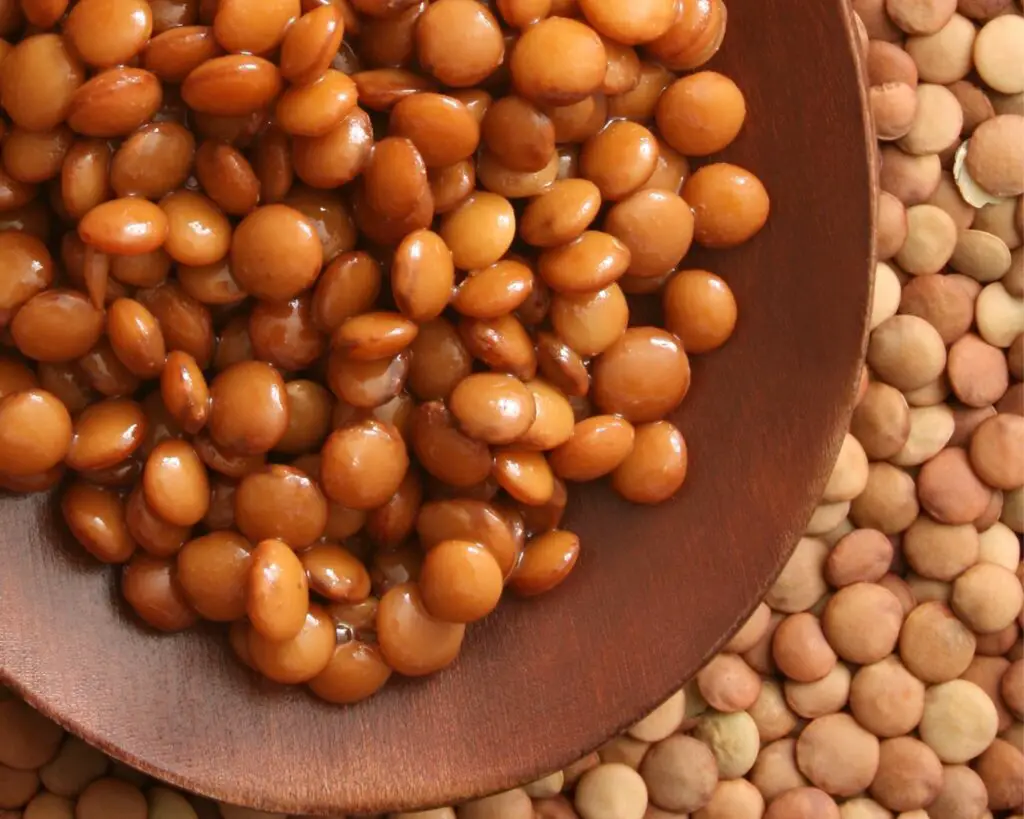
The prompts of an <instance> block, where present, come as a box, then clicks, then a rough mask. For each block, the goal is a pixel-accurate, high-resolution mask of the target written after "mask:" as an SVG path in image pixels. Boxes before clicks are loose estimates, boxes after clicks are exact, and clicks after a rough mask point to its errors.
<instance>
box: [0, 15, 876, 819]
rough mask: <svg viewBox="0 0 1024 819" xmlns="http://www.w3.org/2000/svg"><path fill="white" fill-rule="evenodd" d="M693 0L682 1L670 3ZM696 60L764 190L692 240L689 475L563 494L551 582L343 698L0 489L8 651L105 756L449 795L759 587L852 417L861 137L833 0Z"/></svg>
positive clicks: (701, 649) (144, 765) (632, 677)
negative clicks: (573, 547)
mask: <svg viewBox="0 0 1024 819" xmlns="http://www.w3.org/2000/svg"><path fill="white" fill-rule="evenodd" d="M687 2H689V0H687ZM728 2H729V31H728V34H727V36H726V40H725V47H724V48H723V49H722V52H721V54H720V55H719V56H718V57H716V58H715V60H714V63H713V66H712V67H714V68H717V69H718V70H720V71H722V72H724V73H725V74H727V75H729V76H731V77H733V78H734V79H735V80H736V81H737V82H738V83H739V85H740V87H741V88H742V89H743V90H744V92H745V93H746V97H747V104H748V110H749V114H748V120H747V122H748V124H747V126H746V127H745V129H744V132H743V134H742V136H741V137H740V138H739V140H737V142H736V143H735V144H734V145H732V146H731V147H730V148H729V149H728V150H727V151H726V152H725V154H724V158H725V159H727V160H730V161H733V162H736V163H738V164H741V165H743V166H745V167H748V168H750V169H752V170H753V171H754V172H755V173H757V174H758V175H759V176H760V177H761V178H762V179H763V180H764V183H765V185H766V186H767V188H768V191H769V192H770V194H771V198H772V214H771V218H770V220H769V222H768V226H767V228H766V229H765V230H764V231H762V233H761V234H760V235H759V236H758V237H757V238H756V239H755V240H754V241H752V242H750V243H749V244H747V245H746V246H744V247H741V248H738V249H736V250H733V251H729V252H715V253H707V254H706V253H701V252H695V253H694V254H693V255H692V257H691V258H690V259H689V260H688V261H687V264H688V265H689V266H706V267H708V268H709V269H711V270H715V271H717V272H719V273H721V274H722V275H724V276H725V277H726V278H727V279H728V281H729V283H730V284H731V285H732V287H733V288H734V290H735V292H736V295H737V298H738V301H739V307H740V321H739V326H738V329H737V332H736V335H735V337H734V339H733V340H731V341H730V342H729V344H728V345H727V346H726V347H725V348H724V349H723V350H721V351H720V352H717V353H714V354H712V355H709V356H706V357H703V358H698V359H697V360H695V361H694V377H693V382H694V383H693V389H692V391H691V393H690V396H689V397H688V398H687V401H686V405H685V407H684V408H683V409H682V411H681V412H680V413H679V417H678V421H679V423H680V426H681V428H682V429H683V431H684V434H685V436H686V438H687V440H688V443H689V447H690V459H691V470H690V476H689V478H688V481H687V484H686V486H685V487H684V489H683V491H682V492H680V494H679V495H678V497H676V498H675V499H674V500H673V501H671V502H669V503H667V504H665V505H663V506H660V507H655V508H641V507H637V506H631V505H628V504H626V503H624V502H621V501H619V500H617V499H616V498H615V497H614V496H613V495H612V494H611V493H610V492H609V491H608V490H607V488H606V487H600V488H597V487H588V488H587V489H586V490H584V491H582V492H579V493H576V494H575V495H574V496H573V503H572V507H571V511H570V514H569V517H568V521H569V525H570V527H571V528H573V529H575V530H576V531H578V532H579V533H580V536H581V537H582V541H583V549H584V551H583V556H582V558H581V560H580V563H579V566H578V567H577V569H576V571H575V572H574V573H573V575H572V577H571V578H570V579H569V581H568V582H567V583H566V584H565V586H564V587H563V588H561V589H560V590H558V591H555V592H553V593H552V594H550V595H548V596H546V597H543V598H540V599H537V600H533V601H527V602H523V601H511V600H510V601H508V602H504V603H503V604H502V606H501V607H500V609H499V612H498V613H497V614H496V615H495V616H492V617H490V618H488V619H487V620H486V621H485V622H484V623H482V624H480V625H477V626H475V627H473V628H471V629H470V630H469V633H468V638H467V640H466V645H465V648H464V650H463V652H462V656H461V658H460V660H459V661H458V663H457V664H456V665H455V667H453V668H452V669H450V670H448V671H447V672H445V673H442V674H440V675H438V676H435V677H433V678H430V679H426V680H417V681H409V682H403V683H399V684H395V685H392V686H389V688H388V689H387V690H386V691H385V692H384V693H382V694H381V695H379V696H377V697H375V698H373V699H372V700H370V701H369V702H366V703H363V704H360V705H358V706H355V707H350V708H340V707H334V706H330V705H326V704H323V703H321V702H319V701H317V700H315V699H314V698H312V697H311V696H308V695H307V694H305V693H304V692H303V691H301V690H295V691H285V690H281V689H278V688H275V687H271V686H268V685H265V684H261V683H258V682H257V681H256V680H255V679H254V677H253V676H252V675H250V674H249V673H248V672H247V671H246V670H244V669H243V668H242V667H241V666H240V665H239V664H238V663H237V662H236V661H235V660H234V658H233V657H232V656H231V655H230V654H229V652H228V650H227V649H226V646H225V644H224V638H223V635H222V634H220V633H217V634H214V633H212V632H201V631H200V632H198V633H187V634H179V635H174V636H156V635H154V634H151V633H147V632H146V631H144V630H143V629H141V628H140V627H138V626H137V625H136V624H135V622H134V621H133V620H132V619H131V618H130V617H128V616H127V615H126V613H125V612H124V611H123V609H122V608H120V607H119V606H118V605H114V604H112V601H113V599H114V596H113V593H114V584H115V579H114V576H115V574H116V573H115V572H114V571H112V570H110V569H109V568H103V567H99V566H95V565H91V564H89V563H88V562H87V561H86V560H85V559H84V558H83V557H82V552H81V549H80V548H79V547H77V546H75V545H73V544H72V543H71V540H70V537H69V536H68V535H67V534H66V532H65V530H64V528H63V526H62V525H61V524H59V523H58V520H59V514H58V513H57V512H56V510H55V504H54V502H53V500H52V499H51V498H47V497H38V496H37V497H30V498H4V499H2V500H0V556H2V560H3V566H4V569H3V572H2V573H0V671H2V673H3V676H5V677H6V679H7V680H8V681H9V682H10V684H11V685H12V686H13V687H14V689H15V690H17V691H18V693H20V694H22V695H23V696H25V697H26V699H27V700H28V701H29V702H31V703H32V704H34V705H35V706H37V707H39V708H40V709H41V710H42V711H43V712H45V713H46V714H48V715H49V716H51V717H52V718H54V719H56V720H57V721H58V722H60V723H62V724H63V725H64V726H66V727H67V728H69V729H70V730H71V731H73V732H75V733H77V734H79V735H81V736H82V737H84V738H85V739H86V740H88V741H89V742H91V743H93V744H95V745H97V746H99V747H100V748H101V749H103V750H104V751H105V752H107V753H109V754H111V755H112V756H114V757H116V758H118V759H120V760H123V761H125V762H127V763H129V764H131V765H134V766H136V767H137V768H141V769H142V770H143V771H145V772H146V773H149V774H153V775H155V776H158V777H160V778H162V779H165V780H168V781H169V782H171V783H172V784H174V785H177V786H180V787H184V788H188V789H190V790H193V791H198V792H199V793H201V794H204V795H207V796H211V797H214V798H216V799H219V800H223V801H228V802H235V803H243V804H247V805H250V806H255V807H260V808H263V809H266V810H276V811H284V812H289V813H307V812H321V813H324V812H330V811H335V812H342V813H349V812H350V813H359V812H378V811H383V810H386V809H403V808H404V809H410V808H414V807H422V806H428V805H438V804H450V803H452V802H455V801H457V800H461V799H465V798H467V797H474V796H478V795H481V794H484V793H486V792H489V791H495V790H498V789H504V788H508V787H511V786H514V785H516V784H519V783H522V782H525V781H527V780H530V779H531V778H535V777H537V776H538V775H541V774H544V773H547V772H549V771H551V770H555V769H557V768H559V767H561V766H564V765H566V764H567V763H569V762H571V761H573V760H574V759H577V758H579V757H580V756H582V755H584V754H585V753H586V752H588V751H590V750H592V749H593V748H595V747H596V746H597V745H598V744H600V743H601V742H602V741H604V740H605V739H607V738H608V737H609V736H610V735H612V733H613V732H617V731H619V730H621V729H623V728H625V727H626V726H628V725H629V724H631V723H632V722H634V721H635V720H637V719H638V718H639V717H641V716H643V715H644V714H645V713H646V712H647V711H649V710H650V709H651V708H652V707H653V706H655V705H656V704H657V703H658V702H659V701H660V700H661V699H663V698H664V697H666V696H667V695H668V694H669V693H671V692H672V691H673V690H674V689H676V688H678V687H679V685H680V684H681V682H682V681H683V680H685V679H687V678H688V677H689V676H690V675H692V674H693V673H694V672H695V671H696V670H697V669H698V668H699V667H700V666H701V664H702V663H703V662H704V661H705V660H707V659H708V658H709V657H710V656H711V655H712V654H713V652H714V651H715V650H716V649H717V648H718V647H719V646H720V645H721V644H722V643H723V641H724V640H725V639H726V637H727V636H728V635H729V634H730V633H731V632H732V631H733V630H734V629H735V628H736V627H737V625H738V624H739V623H741V622H742V621H743V620H744V619H745V618H746V616H747V615H748V614H749V612H750V611H751V609H752V608H753V607H754V605H755V604H756V602H757V601H758V600H759V599H760V598H761V597H762V595H763V594H764V592H765V591H766V589H767V588H768V586H769V584H770V583H771V581H772V579H773V578H774V576H775V574H776V572H777V571H778V570H779V569H780V567H781V566H782V564H783V562H784V561H785V559H786V557H787V555H788V554H789V551H790V549H791V547H792V546H793V544H794V542H795V541H796V540H797V538H798V537H799V536H800V534H801V532H802V531H803V527H804V525H805V524H806V522H807V520H808V518H809V516H810V513H811V510H812V509H813V507H814V505H815V503H816V501H817V499H818V497H819V493H820V491H821V489H822V487H823V485H824V482H825V480H826V478H827V476H828V474H829V471H830V466H831V464H832V462H833V459H834V457H835V455H836V452H837V450H838V446H839V444H840V442H841V440H842V438H843V434H844V432H845V430H846V427H847V423H848V420H849V414H850V411H851V406H852V403H853V397H854V390H855V384H856V382H857V379H858V375H859V371H860V366H861V360H862V350H863V346H864V339H865V325H866V318H865V317H866V314H867V311H868V306H869V299H870V289H871V285H870V270H871V269H872V267H873V264H872V234H873V230H872V228H873V224H872V222H873V210H874V201H875V190H874V187H873V186H874V183H873V174H872V172H871V170H870V161H871V156H872V150H873V147H872V146H873V142H872V134H871V132H870V127H869V122H868V117H867V116H866V113H865V105H864V93H863V89H862V87H861V85H860V83H859V69H858V66H857V62H856V59H855V57H854V50H855V47H854V42H855V41H854V35H853V28H852V25H851V18H850V17H849V16H848V12H847V10H846V7H845V4H844V3H843V2H841V0H820V2H814V3H807V2H805V0H774V2H772V3H764V2H762V0H728Z"/></svg>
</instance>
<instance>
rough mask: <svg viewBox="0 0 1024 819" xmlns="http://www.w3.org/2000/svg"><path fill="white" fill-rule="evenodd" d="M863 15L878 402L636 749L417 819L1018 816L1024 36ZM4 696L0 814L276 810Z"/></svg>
mask: <svg viewBox="0 0 1024 819" xmlns="http://www.w3.org/2000/svg"><path fill="white" fill-rule="evenodd" d="M853 5H854V8H855V9H856V11H857V12H858V13H859V15H860V21H861V22H862V24H863V25H862V31H863V33H864V34H865V35H866V42H865V44H864V46H865V48H864V56H865V70H866V72H867V75H868V79H869V83H870V85H871V92H870V95H871V103H872V108H873V111H874V113H875V117H876V124H877V127H878V130H879V137H880V151H879V154H880V173H881V181H882V194H881V197H880V203H879V205H880V207H879V215H880V223H879V256H880V259H881V261H880V262H879V266H878V270H877V279H876V285H875V298H874V309H873V314H872V319H871V324H872V335H871V340H870V345H869V353H868V366H867V368H866V370H865V378H864V381H863V384H862V392H861V396H860V402H859V405H858V407H857V409H856V411H855V414H854V417H853V420H852V424H851V434H850V435H849V436H848V437H847V439H846V442H845V444H844V446H843V448H842V451H841V453H840V456H839V460H838V462H837V464H836V467H835V469H834V472H833V475H832V478H831V479H830V481H829V483H828V486H827V487H826V490H825V492H824V496H823V498H822V502H821V505H820V506H819V507H818V509H817V511H816V512H815V514H814V516H813V518H812V520H811V521H810V523H809V525H808V529H807V534H806V537H805V538H804V539H802V540H801V541H800V543H799V544H798V545H797V547H796V551H795V552H794V554H793V557H792V559H791V560H790V562H789V564H788V565H787V567H786V568H785V570H784V571H783V573H782V575H781V576H780V577H779V579H778V581H777V582H776V583H775V585H774V586H773V588H772V589H771V590H770V591H769V593H768V595H767V596H766V599H765V601H764V603H763V604H762V605H761V606H760V607H759V608H758V609H757V611H756V612H755V613H754V615H753V616H752V617H751V619H750V621H749V622H748V623H747V624H746V625H745V626H744V627H743V629H741V631H740V632H739V633H738V634H737V635H736V636H735V637H734V638H733V639H732V641H730V643H729V644H728V645H727V646H726V648H725V651H724V652H723V653H722V654H720V655H719V656H718V657H716V658H715V659H713V660H712V661H711V662H710V663H709V664H708V665H707V666H706V667H705V668H704V670H702V671H701V672H700V673H699V674H698V676H697V677H696V679H695V680H693V681H691V682H690V683H688V684H687V685H686V686H685V687H684V689H683V690H681V691H680V692H679V693H677V694H676V695H675V696H674V697H672V698H671V699H670V700H669V701H668V702H666V703H665V704H664V705H662V706H661V707H660V708H659V709H658V710H657V711H656V712H654V713H653V714H652V715H651V716H649V717H648V718H646V719H644V720H642V721H641V722H640V723H638V724H637V725H636V726H634V727H633V728H632V729H631V730H630V731H629V732H628V733H627V734H626V735H624V736H622V737H619V738H617V739H614V740H612V741H611V742H609V743H607V744H606V745H605V746H603V747H602V748H601V749H599V751H598V752H596V753H595V754H592V755H590V756H588V757H586V758H585V759H583V760H580V761H579V762H578V763H577V764H575V765H573V766H570V768H568V769H566V770H565V771H561V772H556V773H554V774H552V775H551V776H548V777H545V778H544V779H542V780H539V781H538V782H535V783H532V784H530V785H529V786H527V787H526V788H524V789H517V790H514V791H510V792H507V793H505V794H500V795H498V796H494V797H491V798H489V799H484V800H480V801H478V802H474V803H470V804H466V805H462V806H457V807H451V808H447V807H446V808H441V809H438V810H434V811H428V812H426V813H421V814H404V815H402V816H403V819H408V818H409V817H410V816H417V817H419V819H453V817H458V819H672V818H673V817H675V819H679V817H687V816H689V817H691V819H759V818H760V817H765V819H836V818H837V817H839V818H840V819H882V818H883V817H900V819H988V817H1014V819H1017V818H1018V817H1020V816H1021V814H1022V810H1024V804H1022V803H1024V722H1022V720H1024V659H1022V648H1021V639H1020V629H1021V626H1022V624H1024V618H1022V602H1024V592H1022V589H1021V580H1022V575H1024V571H1022V564H1021V551H1020V550H1021V541H1020V536H1021V532H1022V531H1024V489H1022V485H1024V385H1022V383H1021V380H1022V376H1024V373H1022V361H1024V344H1022V337H1021V333H1022V332H1024V301H1022V296H1024V259H1022V252H1024V251H1022V247H1021V244H1022V233H1024V224H1022V219H1024V216H1022V203H1021V193H1022V190H1021V189H1020V188H1015V187H1014V185H1015V184H1019V185H1024V162H1022V158H1021V150H1022V145H1024V140H1021V139H1019V138H1018V137H1019V134H1020V128H1021V123H1022V121H1024V120H1022V115H1024V74H1022V72H1024V61H1022V60H1021V59H1020V57H1019V54H1020V53H1021V43H1022V42H1024V40H1022V39H1021V36H1022V34H1021V32H1024V18H1022V17H1021V14H1020V8H1019V6H1018V5H1014V3H1013V0H959V2H956V1H955V0H929V2H913V0H888V2H886V1H885V0H855V2H854V3H853ZM111 59H116V57H111ZM964 142H967V148H966V149H964V150H963V151H961V152H960V155H961V157H963V158H964V160H963V161H962V162H960V163H957V161H956V156H957V153H958V149H960V147H961V145H963V143H964ZM958 168H959V170H958ZM963 168H966V169H967V173H966V175H965V174H964V173H963ZM958 174H959V176H960V178H959V180H958V178H957V175H958ZM958 181H959V184H958ZM975 183H976V185H975ZM972 185H975V187H971V186H972ZM979 191H980V192H979ZM965 196H966V198H965ZM989 199H992V200H994V201H988V200H989ZM971 202H974V203H975V204H971ZM0 699H2V700H3V701H2V702H0V819H71V817H74V819H110V818H111V817H117V819H122V818H123V819H195V818H196V817H198V819H214V818H215V817H222V819H259V818H260V817H266V816H268V815H267V814H261V813H258V812H253V811H247V810H242V809H238V808H234V807H231V806H227V805H221V806H217V805H214V804H212V803H208V802H206V801H204V800H200V799H196V798H193V797H191V796H186V795H182V794H178V793H176V792H174V791H171V790H168V789H166V788H164V787H162V786H160V785H159V784H158V783H155V782H152V781H150V780H147V779H146V778H144V777H142V776H140V775H138V774H136V773H135V772H133V771H131V770H129V769H127V768H124V767H122V766H120V765H117V764H115V763H111V762H110V761H109V760H107V759H106V758H104V757H103V756H102V755H101V754H99V753H98V752H96V751H94V750H92V749H90V748H88V746H86V745H84V744H83V743H81V742H80V741H78V740H76V739H74V738H73V737H68V736H65V735H64V734H63V732H62V731H61V730H60V729H59V728H57V727H56V726H54V725H52V724H51V723H49V722H48V721H46V720H45V719H43V718H42V717H40V716H38V715H36V714H35V713H34V712H33V711H31V709H29V708H28V707H27V706H26V705H24V704H23V703H20V702H19V701H17V700H16V699H14V698H11V697H10V695H9V694H4V693H0ZM392 819H394V817H393V818H392Z"/></svg>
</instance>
